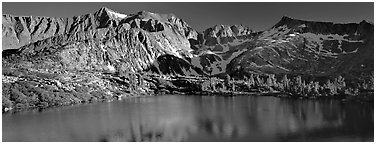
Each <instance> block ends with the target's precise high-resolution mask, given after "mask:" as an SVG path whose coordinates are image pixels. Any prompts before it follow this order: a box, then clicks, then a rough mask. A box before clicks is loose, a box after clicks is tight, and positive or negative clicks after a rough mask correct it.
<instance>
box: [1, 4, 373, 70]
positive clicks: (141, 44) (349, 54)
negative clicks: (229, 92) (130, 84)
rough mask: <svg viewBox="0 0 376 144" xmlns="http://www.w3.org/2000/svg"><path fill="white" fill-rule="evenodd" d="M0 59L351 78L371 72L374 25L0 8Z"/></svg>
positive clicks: (69, 66)
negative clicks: (261, 24)
mask: <svg viewBox="0 0 376 144" xmlns="http://www.w3.org/2000/svg"><path fill="white" fill-rule="evenodd" d="M3 58H5V59H3V60H5V63H7V62H8V63H14V62H16V61H18V62H20V63H21V65H28V66H32V67H42V68H53V69H71V70H95V71H98V70H99V71H103V70H104V71H112V72H113V71H117V72H121V71H132V72H136V71H151V72H155V73H161V74H178V75H194V76H198V75H224V74H230V75H232V76H239V77H242V76H244V75H249V74H250V73H274V74H294V75H311V76H331V75H340V74H341V75H346V76H349V77H354V76H357V75H359V74H364V73H372V72H373V24H370V23H368V22H366V21H362V22H360V23H348V24H334V23H331V22H314V21H304V20H297V19H292V18H289V17H283V18H282V19H281V20H280V21H279V22H278V23H277V24H276V25H274V26H273V27H271V28H270V29H268V30H265V31H261V32H255V31H252V30H251V29H250V28H248V27H246V26H242V25H233V26H226V25H215V26H213V27H211V28H208V29H207V30H205V31H204V32H202V33H200V32H196V31H195V30H194V29H193V28H191V27H190V26H189V25H188V24H187V23H186V22H184V21H183V20H182V19H179V18H177V17H176V16H174V15H173V14H156V13H152V12H145V11H141V12H139V13H137V14H130V15H125V14H121V13H118V12H115V11H113V10H110V9H108V8H101V9H100V10H99V11H97V12H94V13H91V14H86V15H82V16H75V17H72V18H48V17H33V16H30V17H18V16H11V15H3ZM18 64H19V63H18Z"/></svg>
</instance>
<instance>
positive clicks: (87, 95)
mask: <svg viewBox="0 0 376 144" xmlns="http://www.w3.org/2000/svg"><path fill="white" fill-rule="evenodd" d="M269 78H270V77H268V78H266V79H263V78H262V76H256V77H255V79H256V81H254V80H252V79H253V77H252V79H249V78H246V79H238V80H235V79H233V78H229V77H227V78H225V79H221V78H217V77H189V76H169V75H159V74H152V73H104V72H93V71H64V70H48V69H33V68H28V69H26V68H5V69H3V75H2V83H3V93H2V98H3V101H2V106H3V108H2V112H3V113H5V112H8V111H22V110H25V109H34V108H38V109H45V108H50V107H59V106H66V105H74V104H82V103H94V102H110V101H114V100H121V99H124V98H129V97H138V96H158V95H164V94H178V95H208V96H226V97H232V96H238V95H254V96H255V95H257V96H275V97H280V98H290V99H338V100H341V101H343V102H346V101H356V102H369V103H373V87H371V86H368V87H369V88H372V89H369V90H362V91H360V92H359V91H355V92H354V91H349V90H348V89H349V88H342V89H339V88H338V89H337V88H335V89H330V88H326V87H325V86H320V85H319V86H318V87H316V88H315V87H312V88H310V87H309V85H307V84H300V85H303V86H304V85H307V86H305V87H302V86H298V85H299V82H298V84H294V82H290V83H289V84H291V86H289V87H290V88H287V86H285V87H282V86H281V85H279V84H281V83H283V81H281V82H276V83H274V84H268V82H270V81H272V83H273V81H277V80H276V79H269ZM272 78H273V77H272ZM278 85H279V86H278ZM307 88H309V89H308V90H307V91H305V90H304V89H307ZM299 89H301V90H299ZM311 89H312V90H311ZM314 89H316V91H317V92H316V93H315V92H314V91H315V90H314Z"/></svg>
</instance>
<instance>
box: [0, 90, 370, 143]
mask: <svg viewBox="0 0 376 144" xmlns="http://www.w3.org/2000/svg"><path fill="white" fill-rule="evenodd" d="M3 141H373V106H370V105H361V104H341V103H339V102H337V101H311V100H287V99H279V98H275V97H255V96H239V97H210V96H202V97H201V96H158V97H143V98H132V99H126V100H124V101H120V102H111V103H97V104H90V105H82V106H77V107H71V108H65V109H51V110H48V111H44V112H35V113H33V112H29V113H21V114H5V115H3Z"/></svg>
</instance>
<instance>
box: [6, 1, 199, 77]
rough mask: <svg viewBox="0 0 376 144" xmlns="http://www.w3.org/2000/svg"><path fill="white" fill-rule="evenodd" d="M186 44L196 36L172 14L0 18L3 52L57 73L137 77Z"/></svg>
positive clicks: (186, 49) (187, 47) (181, 50)
mask: <svg viewBox="0 0 376 144" xmlns="http://www.w3.org/2000/svg"><path fill="white" fill-rule="evenodd" d="M188 39H197V32H195V31H194V30H193V29H192V28H191V27H189V26H188V24H187V23H185V22H184V21H183V20H182V19H179V18H177V17H175V16H174V15H172V14H155V13H151V12H144V11H142V12H139V13H137V14H132V15H125V14H120V13H117V12H114V11H113V10H110V9H108V8H101V9H100V10H99V11H97V12H94V13H91V14H86V15H82V16H75V17H72V18H48V17H32V16H30V17H18V16H10V15H3V50H4V49H18V51H17V53H18V54H21V56H22V57H23V60H33V61H34V63H38V62H39V63H41V64H43V65H46V66H51V67H52V66H53V67H58V68H67V69H85V70H102V69H106V68H107V67H108V66H109V65H110V66H111V67H112V69H115V70H118V71H142V70H145V69H147V68H148V67H149V66H150V64H152V63H153V62H154V61H155V60H156V59H157V58H158V57H159V56H161V55H165V54H171V55H174V56H177V57H182V56H181V55H182V54H184V53H188V52H189V51H191V49H190V44H189V41H188ZM36 59H38V61H35V60H36Z"/></svg>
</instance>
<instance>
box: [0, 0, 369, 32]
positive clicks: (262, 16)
mask: <svg viewBox="0 0 376 144" xmlns="http://www.w3.org/2000/svg"><path fill="white" fill-rule="evenodd" d="M2 5H3V14H13V15H23V16H25V15H26V16H27V15H33V16H50V17H71V16H74V15H82V14H87V13H91V12H95V11H97V10H99V8H101V7H104V6H105V7H108V8H110V9H112V10H115V11H117V12H121V13H124V14H132V13H136V12H138V11H142V10H144V11H151V12H155V13H173V14H175V15H176V16H177V17H179V18H182V19H184V20H185V21H186V22H187V23H188V24H189V25H190V26H192V27H193V28H194V29H196V30H198V31H202V30H204V29H206V28H208V27H211V26H213V25H216V24H226V25H234V24H243V25H246V26H249V27H251V28H252V29H253V30H256V31H259V30H265V29H267V28H270V27H272V26H273V25H274V24H276V23H277V22H278V21H279V20H280V19H281V18H282V16H284V15H286V16H289V17H292V18H296V19H303V20H314V21H332V22H336V23H347V22H357V23H358V22H360V21H362V20H367V21H369V22H372V23H373V13H374V12H373V5H374V4H373V3H371V2H369V3H365V2H363V3H349V2H347V3H338V2H337V3H324V2H322V3H292V2H285V3H276V2H269V3H260V2H259V3H255V2H248V3H244V2H243V3H240V2H236V3H227V2H218V3H209V2H207V3H198V2H196V3H193V2H191V3H189V2H188V3H187V2H186V3H182V2H176V3H166V2H158V3H135V2H133V3H131V2H109V3H94V2H84V3H82V2H81V3H72V2H71V3H55V2H51V3H41V2H34V3H20V2H16V3H6V2H3V3H2Z"/></svg>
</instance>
